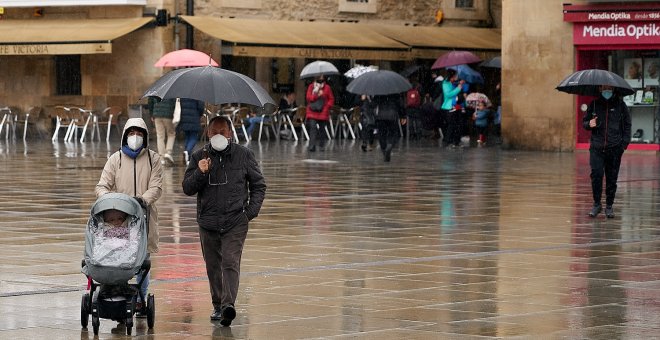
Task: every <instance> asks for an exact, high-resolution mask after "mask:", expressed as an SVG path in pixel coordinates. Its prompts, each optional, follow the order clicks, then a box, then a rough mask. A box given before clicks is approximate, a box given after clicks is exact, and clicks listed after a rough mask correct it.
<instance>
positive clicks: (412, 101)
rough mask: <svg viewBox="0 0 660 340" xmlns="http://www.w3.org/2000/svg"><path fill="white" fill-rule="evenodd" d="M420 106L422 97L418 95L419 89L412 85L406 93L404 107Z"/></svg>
mask: <svg viewBox="0 0 660 340" xmlns="http://www.w3.org/2000/svg"><path fill="white" fill-rule="evenodd" d="M420 106H422V97H421V96H420V95H419V91H418V90H417V89H416V88H414V87H413V88H411V89H410V90H408V92H407V93H406V107H407V108H408V107H413V108H418V107H420Z"/></svg>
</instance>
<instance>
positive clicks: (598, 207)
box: [589, 204, 603, 217]
mask: <svg viewBox="0 0 660 340" xmlns="http://www.w3.org/2000/svg"><path fill="white" fill-rule="evenodd" d="M602 210H603V206H602V205H600V204H597V205H594V206H593V208H591V211H590V212H589V217H596V216H598V214H600V212H601V211H602Z"/></svg>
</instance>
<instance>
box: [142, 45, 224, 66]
mask: <svg viewBox="0 0 660 340" xmlns="http://www.w3.org/2000/svg"><path fill="white" fill-rule="evenodd" d="M208 65H211V66H218V63H217V62H216V61H215V60H213V59H211V56H210V55H208V54H206V53H204V52H200V51H195V50H189V49H185V48H184V49H181V50H176V51H173V52H170V53H167V54H165V55H164V56H162V57H160V59H158V61H157V62H156V63H155V64H154V66H155V67H186V66H208Z"/></svg>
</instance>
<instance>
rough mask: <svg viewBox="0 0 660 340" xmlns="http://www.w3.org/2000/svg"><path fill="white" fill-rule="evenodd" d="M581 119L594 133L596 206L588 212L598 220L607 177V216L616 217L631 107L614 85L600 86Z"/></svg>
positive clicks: (592, 158) (592, 162)
mask: <svg viewBox="0 0 660 340" xmlns="http://www.w3.org/2000/svg"><path fill="white" fill-rule="evenodd" d="M599 90H600V96H599V97H598V98H596V99H594V100H593V101H592V102H591V104H589V108H588V109H587V112H586V114H585V115H584V117H583V118H582V125H583V127H584V128H585V129H587V130H589V131H591V141H590V146H589V165H590V166H591V190H592V193H593V199H594V205H593V207H592V208H591V211H590V212H589V216H590V217H596V216H598V214H600V212H601V211H602V204H601V196H602V194H603V176H605V216H607V218H613V217H614V209H613V208H612V205H613V204H614V196H615V194H616V188H617V185H616V182H617V178H618V177H619V166H620V165H621V156H622V155H623V152H624V151H625V150H626V149H627V148H628V144H630V129H631V123H630V112H629V111H628V106H626V104H625V103H624V102H623V100H622V99H621V97H620V96H619V95H618V94H617V93H616V92H615V91H614V89H613V88H612V87H611V86H601V87H600V89H599Z"/></svg>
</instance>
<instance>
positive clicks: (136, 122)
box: [121, 118, 149, 148]
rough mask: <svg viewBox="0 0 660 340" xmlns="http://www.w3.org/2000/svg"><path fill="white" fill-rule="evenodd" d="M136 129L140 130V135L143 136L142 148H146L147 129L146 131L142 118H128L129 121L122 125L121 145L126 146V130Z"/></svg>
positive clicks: (147, 140) (147, 139)
mask: <svg viewBox="0 0 660 340" xmlns="http://www.w3.org/2000/svg"><path fill="white" fill-rule="evenodd" d="M132 127H136V128H138V129H140V130H142V133H143V134H144V139H143V140H144V141H143V143H142V145H143V146H144V148H147V146H148V143H149V129H147V123H145V122H144V120H143V119H142V118H130V119H129V120H127V121H126V125H124V131H123V132H122V137H121V145H122V146H124V145H126V138H127V137H128V136H127V132H128V129H130V128H132Z"/></svg>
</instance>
